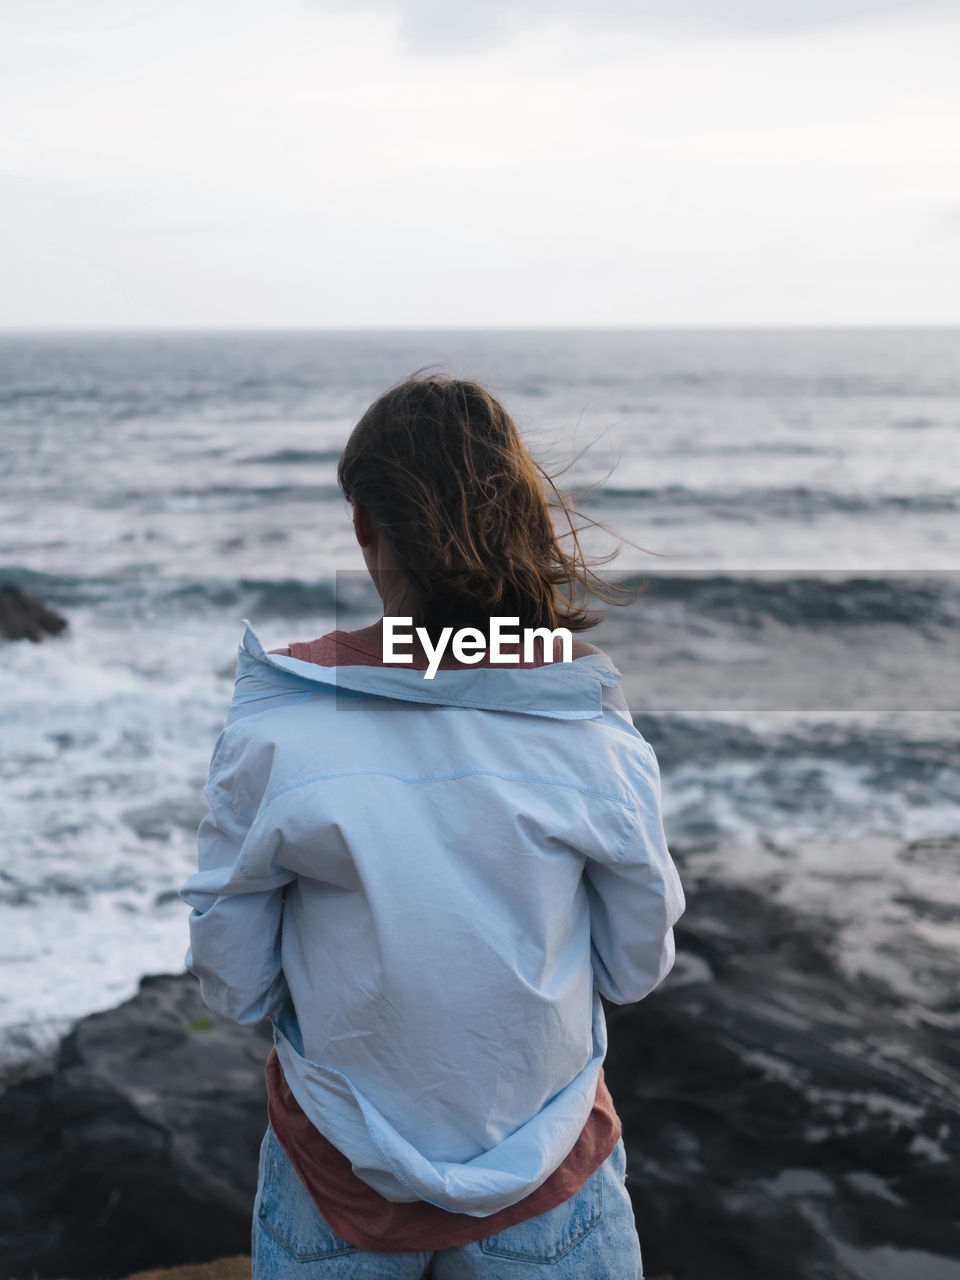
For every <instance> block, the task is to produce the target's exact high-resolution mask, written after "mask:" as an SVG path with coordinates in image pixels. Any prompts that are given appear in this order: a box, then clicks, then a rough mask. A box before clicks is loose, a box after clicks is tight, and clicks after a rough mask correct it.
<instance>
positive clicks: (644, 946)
mask: <svg viewBox="0 0 960 1280" xmlns="http://www.w3.org/2000/svg"><path fill="white" fill-rule="evenodd" d="M642 746H643V751H642V756H643V761H642V764H641V771H640V776H639V779H638V786H637V790H638V799H637V810H636V813H635V815H634V821H633V825H632V826H631V828H630V829H629V831H628V832H627V835H626V837H625V839H624V840H623V841H622V843H621V846H620V848H619V849H617V850H616V851H615V852H614V854H613V856H612V857H611V859H610V860H609V861H601V860H594V859H591V860H589V861H588V863H587V866H586V869H585V873H584V875H585V881H586V886H587V897H588V900H589V903H590V932H591V955H592V960H593V969H594V976H595V981H596V985H597V988H598V989H599V991H600V994H601V995H603V996H605V997H606V998H607V999H608V1000H610V1001H612V1002H613V1003H614V1004H631V1003H633V1002H634V1001H636V1000H642V999H643V997H644V996H645V995H648V994H649V992H651V991H652V990H653V989H654V987H656V986H657V985H658V984H659V983H660V982H662V981H663V979H664V978H665V977H666V976H667V974H668V973H669V972H670V970H671V969H672V968H673V962H674V958H675V950H674V940H673V926H674V925H675V924H676V922H677V921H678V920H679V919H680V917H681V915H682V914H683V912H684V909H685V907H686V903H685V900H684V895H683V889H682V887H681V884H680V877H679V875H678V874H677V869H676V867H675V866H674V864H673V859H672V858H671V857H670V853H669V850H668V849H667V840H666V836H665V834H664V830H663V817H662V810H661V796H660V770H659V767H658V765H657V759H656V756H655V755H654V752H653V748H652V747H651V746H650V745H649V744H648V743H646V742H644V743H643V744H642Z"/></svg>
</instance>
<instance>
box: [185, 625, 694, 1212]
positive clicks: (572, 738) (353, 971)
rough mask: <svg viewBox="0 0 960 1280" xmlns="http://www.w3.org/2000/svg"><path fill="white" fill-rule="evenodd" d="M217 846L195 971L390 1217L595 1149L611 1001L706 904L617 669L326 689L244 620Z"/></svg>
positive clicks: (212, 830)
mask: <svg viewBox="0 0 960 1280" xmlns="http://www.w3.org/2000/svg"><path fill="white" fill-rule="evenodd" d="M238 656H239V662H238V670H237V684H236V691H235V695H234V700H233V704H232V706H231V709H230V713H229V716H228V719H227V723H226V726H225V728H224V730H223V732H222V734H221V735H220V737H219V739H218V740H217V744H216V747H215V749H214V754H213V760H212V763H211V770H210V779H209V782H208V784H207V787H206V792H205V794H206V796H207V799H208V801H209V804H210V812H209V814H208V816H207V817H206V818H205V819H204V821H203V823H202V824H201V827H200V833H199V870H198V872H197V874H196V875H194V876H192V877H191V879H190V880H189V881H188V882H187V884H186V885H185V886H184V888H183V890H182V897H183V898H184V900H185V901H186V902H187V903H188V904H189V905H190V906H191V907H192V908H193V910H192V912H191V915H190V950H189V951H188V953H187V967H188V968H189V969H190V970H191V971H192V972H193V973H195V974H196V975H197V977H198V978H199V979H200V984H201V990H202V992H203V997H204V1000H205V1001H206V1002H207V1004H208V1005H209V1006H210V1007H211V1008H212V1009H215V1010H216V1011H218V1012H220V1013H223V1014H225V1015H226V1016H228V1017H230V1018H233V1019H234V1020H235V1021H238V1022H241V1023H252V1022H256V1021H259V1020H260V1019H261V1018H263V1017H270V1018H271V1020H272V1022H273V1025H274V1036H275V1044H276V1048H277V1053H278V1055H279V1057H280V1061H281V1064H282V1067H283V1072H284V1076H285V1078H286V1080H287V1082H288V1084H289V1086H290V1089H291V1091H292V1092H293V1094H294V1096H295V1097H296V1099H297V1102H298V1103H299V1104H300V1106H301V1107H302V1109H303V1110H304V1112H305V1113H306V1114H307V1115H308V1116H309V1118H310V1120H311V1121H312V1123H313V1124H314V1125H315V1126H316V1127H317V1129H319V1130H320V1132H321V1133H322V1134H323V1135H324V1136H325V1137H326V1138H327V1139H328V1140H329V1141H330V1142H332V1143H333V1144H334V1146H336V1147H337V1148H338V1150H340V1151H341V1152H343V1154H344V1155H345V1156H346V1157H347V1158H348V1159H349V1160H350V1162H351V1166H352V1168H353V1170H354V1172H355V1173H356V1175H357V1176H358V1177H360V1178H362V1179H363V1180H364V1181H365V1182H367V1183H368V1185H370V1186H372V1187H373V1188H374V1189H375V1190H376V1191H378V1192H379V1193H380V1194H381V1195H383V1196H384V1197H385V1198H386V1199H388V1200H393V1201H397V1202H405V1201H413V1200H415V1199H422V1200H426V1201H428V1202H429V1203H431V1204H435V1205H438V1206H440V1207H441V1208H444V1209H448V1210H450V1211H452V1212H458V1213H468V1214H472V1215H474V1216H477V1217H484V1216H487V1215H489V1214H491V1213H495V1212H497V1211H498V1210H500V1209H503V1208H505V1207H507V1206H508V1205H511V1204H514V1203H516V1202H517V1201H518V1200H520V1199H522V1198H523V1197H525V1196H527V1195H529V1194H530V1193H531V1191H533V1190H534V1189H535V1188H536V1187H538V1186H539V1185H541V1183H542V1182H543V1181H545V1179H546V1178H547V1177H549V1175H550V1174H551V1172H552V1171H553V1170H554V1169H555V1168H556V1167H557V1166H558V1165H559V1164H560V1163H561V1161H562V1160H563V1159H564V1158H565V1156H566V1155H567V1154H568V1153H569V1151H570V1150H571V1149H572V1147H573V1145H574V1143H575V1142H576V1140H577V1138H578V1136H579V1134H580V1132H581V1130H582V1129H583V1126H584V1124H585V1122H586V1119H587V1116H588V1115H589V1113H590V1109H591V1107H592V1105H593V1101H594V1096H595V1093H596V1087H597V1079H598V1074H599V1069H600V1065H601V1063H602V1061H603V1057H604V1054H605V1052H606V1046H607V1041H606V1028H605V1024H604V1016H603V1009H602V1006H601V1003H600V999H599V996H600V994H602V995H604V996H606V997H607V998H608V999H610V1000H611V1001H613V1002H615V1003H619V1004H623V1003H628V1002H631V1001H635V1000H639V999H642V998H643V996H645V995H646V994H647V993H648V992H649V991H651V990H652V989H653V988H654V987H655V986H656V985H657V984H658V983H659V982H660V981H661V980H662V979H663V978H664V977H665V975H666V974H667V973H668V972H669V970H670V968H671V966H672V964H673V959H674V947H673V925H674V924H675V922H676V921H677V919H678V918H679V916H680V915H681V914H682V912H683V909H684V899H683V891H682V888H681V886H680V881H679V877H678V876H677V872H676V869H675V867H674V865H673V862H672V860H671V858H670V855H669V852H668V849H667V844H666V839H665V836H664V832H663V822H662V816H661V805H660V780H659V770H658V767H657V762H656V757H655V755H654V753H653V750H652V748H651V747H650V746H649V744H648V743H647V742H646V741H645V740H644V739H643V738H642V736H641V735H640V734H639V733H638V732H637V730H636V729H635V728H634V726H633V723H632V720H631V717H630V713H629V710H628V708H627V705H626V702H625V700H624V698H623V695H622V692H621V691H620V690H619V688H618V685H619V682H620V676H619V673H618V672H617V671H616V670H615V668H614V667H613V666H612V664H611V663H610V662H609V660H608V659H607V658H606V657H605V656H604V655H601V654H591V655H589V656H586V657H583V658H578V659H577V660H576V661H574V662H569V663H556V664H551V665H546V666H542V667H538V668H533V669H525V670H512V669H511V668H509V667H496V668H483V669H478V668H474V669H463V670H447V671H443V670H441V671H439V672H438V673H437V675H436V677H435V678H434V679H433V680H431V681H424V678H423V673H422V671H418V670H414V669H409V668H407V669H405V668H394V667H390V668H373V667H368V666H363V667H350V666H346V667H344V666H340V667H336V668H324V667H320V666H318V665H316V664H314V663H308V662H302V661H300V660H298V659H296V658H292V657H286V656H280V655H274V654H267V653H266V652H265V651H264V649H263V647H262V645H261V644H260V641H259V640H258V638H257V636H256V635H255V633H254V632H253V630H252V628H251V627H250V625H249V623H248V624H247V628H246V631H245V634H244V637H243V640H242V642H241V645H240V649H239V655H238Z"/></svg>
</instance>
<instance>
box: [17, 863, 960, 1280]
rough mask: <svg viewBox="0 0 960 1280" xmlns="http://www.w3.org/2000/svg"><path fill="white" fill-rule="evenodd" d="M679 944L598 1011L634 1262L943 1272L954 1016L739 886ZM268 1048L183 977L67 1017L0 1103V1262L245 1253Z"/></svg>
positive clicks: (956, 1158)
mask: <svg viewBox="0 0 960 1280" xmlns="http://www.w3.org/2000/svg"><path fill="white" fill-rule="evenodd" d="M677 937H678V944H679V947H680V951H679V954H678V963H677V965H676V968H675V970H674V973H673V974H672V975H671V977H670V978H669V979H668V980H667V982H666V983H665V984H664V985H663V987H662V988H661V989H660V990H658V991H656V992H655V993H654V994H653V995H652V996H650V997H648V999H647V1000H645V1001H643V1002H642V1003H641V1004H640V1005H635V1006H627V1007H624V1008H613V1007H611V1008H609V1009H608V1019H609V1024H610V1053H609V1056H608V1059H607V1069H606V1074H607V1080H608V1083H609V1085H610V1089H611V1092H612V1093H613V1096H614V1099H615V1102H616V1105H617V1110H618V1112H619V1113H620V1115H621V1118H622V1120H623V1126H624V1136H625V1140H626V1144H627V1154H628V1186H629V1188H630V1191H631V1195H632V1197H633V1202H634V1208H635V1210H636V1216H637V1223H638V1227H639V1231H640V1239H641V1243H642V1245H643V1253H644V1262H645V1270H646V1274H647V1275H649V1276H659V1275H670V1276H672V1277H673V1280H801V1278H802V1280H863V1277H865V1276H874V1275H875V1276H877V1277H880V1276H882V1277H883V1278H884V1280H948V1278H949V1280H953V1276H954V1275H956V1276H957V1277H960V1223H958V1217H957V1211H958V1206H960V1048H958V1045H957V1042H956V1037H955V1032H954V1031H953V1030H951V1026H952V1022H951V1020H950V1019H946V1020H945V1021H944V1023H943V1025H940V1024H938V1023H936V1022H933V1023H931V1022H930V1021H929V1020H928V1019H926V1018H924V1017H923V1016H922V1011H918V1010H916V1009H915V1008H911V1007H909V1006H907V1005H906V1003H905V1002H904V1001H902V1000H900V999H899V998H898V997H897V996H895V995H894V994H893V993H892V992H890V991H888V990H887V989H885V988H883V987H882V986H880V985H879V984H876V983H870V982H867V981H864V980H858V981H856V982H851V981H849V980H847V979H845V978H844V977H843V976H842V975H841V974H840V972H839V971H838V969H837V967H836V965H835V963H834V960H833V957H832V954H831V939H830V936H829V934H828V933H827V932H826V931H825V929H824V930H822V929H820V928H818V927H815V926H814V925H813V924H812V923H811V922H810V921H808V920H800V919H798V918H797V917H795V916H794V915H792V914H791V913H790V912H789V911H787V910H785V909H783V908H779V907H774V906H771V905H770V904H769V903H767V902H765V901H764V899H763V898H762V897H761V896H760V895H757V894H754V893H750V892H748V891H747V890H744V889H738V888H725V887H720V886H716V885H700V886H699V887H697V888H696V889H691V891H690V893H689V907H688V912H687V915H686V916H685V917H684V920H683V921H682V923H681V926H680V927H679V928H678V930H677ZM268 1052H269V1038H268V1037H267V1035H266V1030H265V1028H262V1027H261V1028H256V1029H249V1028H240V1027H235V1026H233V1024H231V1023H227V1022H225V1021H224V1020H223V1019H220V1018H218V1017H217V1016H216V1015H214V1014H211V1013H209V1012H208V1011H207V1010H206V1009H205V1008H204V1007H203V1005H202V1004H201V1002H200V997H199V992H198V990H197V987H196V984H195V983H194V981H193V979H192V978H189V977H188V976H186V975H183V976H180V977H165V978H151V979H146V980H145V981H144V982H143V984H142V986H141V990H140V993H139V994H138V995H137V996H136V997H135V998H134V999H133V1000H131V1001H129V1002H128V1003H127V1004H125V1005H122V1006H121V1007H120V1008H119V1009H116V1010H112V1011H110V1012H109V1013H103V1014H96V1015H94V1016H93V1017H90V1018H86V1019H84V1021H82V1022H81V1023H80V1024H79V1025H78V1026H77V1027H76V1029H75V1030H74V1031H73V1033H72V1034H71V1035H70V1036H69V1037H68V1038H67V1039H66V1040H65V1041H64V1043H63V1045H62V1047H61V1051H60V1057H59V1063H58V1066H57V1070H56V1071H55V1072H54V1073H52V1074H47V1075H45V1076H42V1077H38V1078H36V1079H33V1080H28V1081H23V1082H20V1083H17V1084H15V1085H13V1086H11V1087H10V1088H9V1089H8V1090H7V1092H6V1094H5V1095H3V1097H2V1098H0V1130H2V1132H3V1133H4V1135H5V1141H4V1144H3V1147H2V1149H0V1216H2V1219H3V1224H4V1225H3V1226H2V1228H0V1236H2V1238H0V1256H2V1257H3V1258H4V1268H5V1269H0V1274H2V1276H3V1277H7V1278H9V1277H12V1276H20V1277H21V1278H22V1277H24V1276H30V1275H34V1274H35V1275H36V1276H38V1277H47V1278H52V1277H56V1276H63V1275H70V1276H73V1277H74V1278H75V1280H79V1278H81V1277H87V1278H91V1280H92V1278H93V1277H97V1276H123V1275H126V1274H127V1273H129V1272H130V1271H134V1270H136V1269H138V1268H146V1267H156V1266H169V1265H177V1264H182V1263H189V1262H204V1261H207V1260H209V1259H212V1258H216V1257H218V1256H225V1255H231V1254H238V1253H245V1252H247V1250H248V1248H249V1231H250V1212H251V1207H252V1203H253V1197H254V1192H255V1183H256V1169H257V1149H258V1146H259V1142H260V1139H261V1136H262V1133H263V1130H264V1128H265V1124H266V1115H265V1097H264V1082H263V1064H264V1061H265V1059H266V1056H267V1053H268ZM585 1280H586V1278H585Z"/></svg>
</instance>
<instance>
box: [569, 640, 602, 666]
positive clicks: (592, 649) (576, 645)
mask: <svg viewBox="0 0 960 1280" xmlns="http://www.w3.org/2000/svg"><path fill="white" fill-rule="evenodd" d="M591 653H599V654H600V655H601V656H602V657H606V656H607V655H606V654H605V653H604V652H603V650H602V649H598V648H597V646H596V645H595V644H591V643H590V641H589V640H578V639H577V638H576V636H574V639H573V646H572V648H571V657H572V658H573V659H574V661H576V659H577V658H585V657H587V655H588V654H591Z"/></svg>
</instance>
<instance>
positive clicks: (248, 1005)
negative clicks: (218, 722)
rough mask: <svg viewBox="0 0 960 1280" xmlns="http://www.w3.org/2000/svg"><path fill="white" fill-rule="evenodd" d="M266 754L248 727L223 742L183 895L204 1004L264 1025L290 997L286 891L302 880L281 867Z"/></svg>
mask: <svg viewBox="0 0 960 1280" xmlns="http://www.w3.org/2000/svg"><path fill="white" fill-rule="evenodd" d="M268 777H269V768H268V762H267V761H266V760H265V758H264V752H263V750H262V749H260V750H258V749H257V748H256V747H255V746H253V745H251V744H250V743H249V741H247V740H246V734H245V733H244V729H243V726H242V725H240V726H234V727H232V728H228V729H226V730H224V732H223V733H222V734H221V735H220V738H219V739H218V742H217V746H216V748H215V750H214V755H213V761H212V764H211V768H210V780H209V782H208V783H207V786H206V789H205V795H206V797H207V800H208V803H209V805H210V812H209V813H208V814H207V816H206V817H205V818H204V820H203V822H202V823H201V824H200V831H199V834H198V839H197V844H198V855H199V870H198V871H197V874H196V875H194V876H191V878H190V879H189V880H188V881H187V883H186V884H185V885H184V886H183V888H182V889H181V890H180V896H181V897H182V898H183V900H184V901H185V902H186V903H188V904H189V906H191V907H192V908H193V910H192V911H191V912H190V948H189V950H188V951H187V956H186V966H187V968H188V969H189V971H190V972H191V973H193V974H195V975H196V977H198V978H199V979H200V991H201V994H202V995H203V999H204V1003H205V1004H206V1005H207V1006H208V1007H209V1008H211V1009H213V1010H214V1011H215V1012H217V1013H221V1014H223V1015H225V1016H226V1017H228V1018H231V1019H233V1021H234V1022H240V1023H245V1024H247V1023H254V1022H259V1021H260V1019H261V1018H265V1017H268V1016H270V1015H271V1014H273V1013H275V1012H276V1011H277V1010H278V1009H279V1007H280V1006H281V1005H282V1004H283V1002H284V1000H285V999H286V997H287V985H286V980H285V979H284V976H283V969H282V965H281V950H280V941H281V925H282V921H283V896H284V886H286V885H287V884H289V883H290V882H291V881H292V880H294V879H295V878H296V876H295V875H294V873H293V872H291V871H287V870H285V869H284V868H283V867H282V866H281V865H280V864H279V862H278V861H277V859H278V856H279V853H280V849H281V843H282V841H281V835H280V831H279V830H278V829H277V828H276V827H275V826H273V825H272V824H271V821H270V810H269V805H268V804H266V803H265V800H264V790H265V787H266V784H267V779H268Z"/></svg>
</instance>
